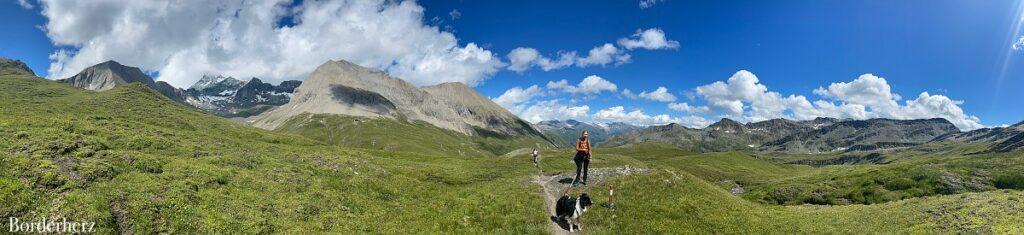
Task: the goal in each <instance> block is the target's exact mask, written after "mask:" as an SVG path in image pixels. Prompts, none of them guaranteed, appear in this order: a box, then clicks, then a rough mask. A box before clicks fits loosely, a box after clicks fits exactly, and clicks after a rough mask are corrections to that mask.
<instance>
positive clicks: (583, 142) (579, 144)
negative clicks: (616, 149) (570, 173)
mask: <svg viewBox="0 0 1024 235" xmlns="http://www.w3.org/2000/svg"><path fill="white" fill-rule="evenodd" d="M588 137H589V135H588V134H587V131H583V133H582V134H580V139H578V140H576V157H574V158H573V159H572V160H573V161H574V162H576V179H573V180H572V186H573V187H576V184H577V183H582V184H583V185H587V170H588V169H587V167H588V166H590V154H591V152H590V138H588ZM580 170H583V178H582V179H583V180H582V181H580Z"/></svg>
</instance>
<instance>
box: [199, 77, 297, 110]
mask: <svg viewBox="0 0 1024 235" xmlns="http://www.w3.org/2000/svg"><path fill="white" fill-rule="evenodd" d="M299 84H302V82H300V81H295V80H289V81H284V82H281V84H279V85H277V86H275V85H272V84H269V83H264V82H263V81H261V80H260V79H258V78H251V79H249V80H248V81H241V80H238V79H235V78H233V77H224V76H209V75H207V76H203V78H202V79H199V81H198V82H196V83H195V84H193V85H192V86H191V87H189V88H188V90H185V92H186V93H187V94H188V95H189V98H190V99H188V104H190V105H192V106H194V107H197V108H199V109H202V110H203V111H206V112H208V113H211V114H214V115H217V116H221V117H228V118H234V117H241V118H244V117H249V116H253V115H257V114H260V113H263V112H264V111H266V110H269V109H271V108H273V107H277V106H281V105H284V104H286V103H288V101H289V100H291V97H292V93H293V92H295V88H296V87H298V86H299Z"/></svg>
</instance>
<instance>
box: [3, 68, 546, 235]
mask: <svg viewBox="0 0 1024 235" xmlns="http://www.w3.org/2000/svg"><path fill="white" fill-rule="evenodd" d="M0 150H2V151H0V162H2V163H3V164H0V196H2V200H0V202H2V205H3V206H0V217H5V218H6V217H9V216H16V217H22V218H29V217H32V218H35V217H37V216H46V217H50V218H61V217H67V218H69V219H75V220H86V221H95V222H97V223H98V225H97V228H98V229H99V232H102V233H114V232H115V231H122V232H124V231H134V232H135V233H142V234H148V233H210V232H228V231H231V232H239V233H269V232H288V233H305V232H317V231H364V232H385V233H420V232H427V231H450V232H463V233H480V232H483V231H504V232H507V233H541V232H543V231H544V230H543V229H544V227H543V226H542V225H543V224H544V223H545V222H546V221H547V217H546V216H545V215H543V214H539V213H536V210H537V208H542V207H543V205H542V201H541V200H540V199H539V198H540V196H539V195H538V192H537V190H535V188H534V187H532V185H529V184H525V183H522V182H521V181H520V179H522V178H525V177H527V175H528V174H532V172H533V171H532V166H531V165H528V163H526V162H520V161H514V160H511V159H502V158H480V157H461V156H455V155H444V156H442V157H438V156H430V155H420V154H408V153H395V152H383V151H368V150H353V149H346V148H339V147H331V146H323V145H320V144H319V143H317V142H316V141H313V140H309V139H307V138H303V137H299V136H295V135H287V134H277V133H272V132H268V131H263V130H260V129H256V128H251V127H246V126H243V125H240V124H237V123H234V122H230V121H226V120H224V119H221V118H218V117H214V116H212V115H207V114H203V113H200V112H198V111H195V110H192V109H188V108H185V107H183V106H180V105H177V104H175V103H173V102H171V101H170V100H167V99H166V98H164V97H162V96H160V95H159V94H157V93H155V92H153V91H151V90H149V89H148V88H145V87H143V86H141V85H129V86H123V87H118V88H116V89H113V90H110V91H107V92H99V93H97V92H89V91H84V90H79V89H75V88H71V87H68V86H66V85H62V84H58V83H55V82H49V81H45V80H41V79H37V78H33V77H30V76H2V77H0Z"/></svg>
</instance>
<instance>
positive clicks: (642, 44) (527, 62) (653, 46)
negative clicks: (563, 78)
mask: <svg viewBox="0 0 1024 235" xmlns="http://www.w3.org/2000/svg"><path fill="white" fill-rule="evenodd" d="M617 43H618V44H619V46H621V47H619V46H615V44H612V43H604V44H601V45H599V46H595V47H594V48H591V49H590V51H587V53H586V55H577V53H576V51H559V52H558V54H557V56H555V57H548V56H545V55H543V54H541V53H540V51H538V50H537V49H535V48H530V47H518V48H516V49H512V51H510V52H509V53H508V55H506V57H508V60H509V66H508V69H509V70H512V71H515V72H523V71H526V70H529V69H530V68H532V67H539V68H540V69H542V70H544V71H550V70H555V69H561V68H566V67H569V66H576V67H580V68H584V67H588V66H606V65H609V64H611V65H622V64H626V63H630V62H632V61H633V56H632V55H630V54H629V53H627V50H633V49H637V48H640V49H648V50H658V49H675V48H679V42H678V41H674V40H670V39H668V38H666V37H665V32H664V31H662V30H661V29H659V28H651V29H646V30H640V29H638V30H637V32H636V33H635V34H633V35H632V36H630V37H627V38H620V39H619V40H618V42H617Z"/></svg>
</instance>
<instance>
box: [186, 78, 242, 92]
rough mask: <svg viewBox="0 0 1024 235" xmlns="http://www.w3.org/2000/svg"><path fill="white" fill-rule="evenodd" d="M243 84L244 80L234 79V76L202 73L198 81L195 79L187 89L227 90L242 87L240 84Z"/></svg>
mask: <svg viewBox="0 0 1024 235" xmlns="http://www.w3.org/2000/svg"><path fill="white" fill-rule="evenodd" d="M244 84H245V82H243V81H241V80H238V79H235V78H234V77H225V76H222V75H217V76H211V75H203V78H201V79H199V81H197V82H196V83H195V84H192V86H191V87H189V89H195V90H199V91H203V90H207V89H217V90H228V89H238V88H240V87H242V85H244Z"/></svg>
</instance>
